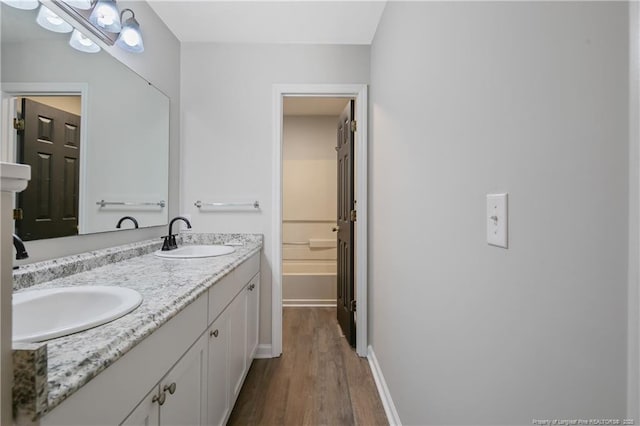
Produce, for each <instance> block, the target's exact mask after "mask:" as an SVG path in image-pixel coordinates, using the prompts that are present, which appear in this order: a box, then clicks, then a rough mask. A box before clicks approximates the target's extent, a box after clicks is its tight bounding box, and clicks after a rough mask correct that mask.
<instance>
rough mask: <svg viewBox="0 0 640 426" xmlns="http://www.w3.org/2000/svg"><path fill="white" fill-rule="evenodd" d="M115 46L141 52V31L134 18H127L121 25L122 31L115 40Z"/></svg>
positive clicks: (142, 44)
mask: <svg viewBox="0 0 640 426" xmlns="http://www.w3.org/2000/svg"><path fill="white" fill-rule="evenodd" d="M116 46H118V47H119V48H121V49H124V50H126V51H128V52H133V53H141V52H144V43H143V42H142V33H141V32H140V24H138V21H136V20H135V18H133V17H132V18H129V19H127V20H126V21H125V23H124V25H123V26H122V31H121V32H120V35H119V36H118V39H117V40H116Z"/></svg>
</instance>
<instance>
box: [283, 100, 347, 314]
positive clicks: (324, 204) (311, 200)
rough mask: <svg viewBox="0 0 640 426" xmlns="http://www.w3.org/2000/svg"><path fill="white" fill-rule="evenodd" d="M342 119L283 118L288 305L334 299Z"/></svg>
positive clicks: (284, 287)
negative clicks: (338, 140) (338, 147)
mask: <svg viewBox="0 0 640 426" xmlns="http://www.w3.org/2000/svg"><path fill="white" fill-rule="evenodd" d="M285 102H286V100H285ZM345 103H346V101H345ZM337 123H338V116H293V115H291V116H285V117H284V119H283V128H282V131H283V135H282V180H283V188H282V204H283V209H282V215H283V223H282V240H283V246H282V260H283V274H284V277H283V281H282V298H283V301H284V303H285V304H286V303H323V304H328V303H333V304H335V299H336V278H335V274H336V248H335V241H336V233H335V232H333V231H332V228H333V227H334V226H336V209H337V207H336V204H337V161H336V150H335V147H336V128H337ZM304 243H306V245H305V244H304ZM331 244H333V245H331ZM288 274H291V275H288ZM294 274H295V275H294ZM301 301H304V302H301ZM331 301H333V302H331Z"/></svg>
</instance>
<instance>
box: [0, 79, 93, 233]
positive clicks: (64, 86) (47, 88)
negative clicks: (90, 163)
mask: <svg viewBox="0 0 640 426" xmlns="http://www.w3.org/2000/svg"><path fill="white" fill-rule="evenodd" d="M78 95H79V96H80V108H81V115H80V146H81V147H82V149H81V150H80V176H79V183H78V184H79V188H78V235H83V234H85V233H86V232H85V229H84V226H85V225H83V224H84V223H86V220H85V219H86V216H87V208H86V203H83V202H82V200H86V199H87V198H86V197H87V193H86V192H87V185H86V179H85V178H86V173H87V166H86V162H87V131H88V130H87V123H88V119H89V118H88V117H89V116H88V112H89V84H88V83H55V82H47V83H2V94H1V96H2V106H1V110H2V113H1V116H2V117H1V122H0V123H1V125H2V128H3V129H4V130H3V134H2V135H0V137H1V138H2V140H3V141H5V142H6V144H4V143H3V145H5V148H4V149H3V152H2V153H1V155H2V156H3V157H5V158H6V160H3V161H11V162H14V161H15V155H16V133H15V130H14V129H13V122H12V120H13V117H15V111H14V105H13V104H12V103H11V98H13V97H18V96H78Z"/></svg>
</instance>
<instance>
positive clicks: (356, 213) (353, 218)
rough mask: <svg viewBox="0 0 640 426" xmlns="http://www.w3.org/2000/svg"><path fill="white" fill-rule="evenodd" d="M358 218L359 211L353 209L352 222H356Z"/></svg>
mask: <svg viewBox="0 0 640 426" xmlns="http://www.w3.org/2000/svg"><path fill="white" fill-rule="evenodd" d="M357 219H358V212H356V211H355V210H351V222H355V221H356V220H357Z"/></svg>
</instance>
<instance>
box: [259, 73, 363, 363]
mask: <svg viewBox="0 0 640 426" xmlns="http://www.w3.org/2000/svg"><path fill="white" fill-rule="evenodd" d="M285 96H297V97H301V96H318V97H349V98H355V99H356V111H355V113H356V121H357V122H358V130H357V131H356V134H355V138H356V147H355V150H356V161H357V162H358V166H357V168H356V197H357V202H358V204H357V210H358V221H357V222H356V224H357V225H356V226H357V227H358V232H357V233H356V253H355V255H356V271H357V273H356V294H357V298H358V310H357V313H356V318H357V323H358V326H357V327H356V353H357V354H358V355H359V356H361V357H366V356H367V344H368V343H367V211H368V204H367V140H368V139H367V130H368V121H367V118H368V117H367V111H368V108H369V105H368V100H367V85H366V84H274V85H273V94H272V100H273V167H272V199H273V224H272V241H271V244H272V246H271V247H272V254H271V256H272V263H271V274H272V275H271V313H272V317H271V344H272V355H273V356H274V357H278V356H280V354H282V100H283V98H284V97H285Z"/></svg>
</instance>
